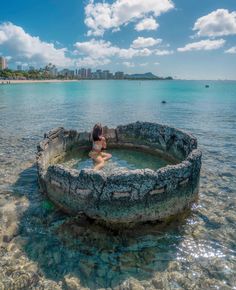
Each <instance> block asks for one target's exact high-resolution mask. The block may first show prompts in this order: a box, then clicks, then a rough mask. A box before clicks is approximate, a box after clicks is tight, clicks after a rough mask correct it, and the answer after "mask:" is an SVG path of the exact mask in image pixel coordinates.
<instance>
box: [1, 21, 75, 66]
mask: <svg viewBox="0 0 236 290" xmlns="http://www.w3.org/2000/svg"><path fill="white" fill-rule="evenodd" d="M0 46H2V47H3V48H5V49H7V50H8V52H9V53H10V54H11V56H12V59H13V60H18V61H27V62H34V63H37V64H39V65H42V64H43V65H44V64H47V63H49V62H52V63H53V64H56V65H58V66H63V67H64V66H68V65H71V59H70V58H68V57H66V55H65V53H66V51H67V49H66V48H60V49H58V48H56V47H55V46H54V44H52V43H48V42H45V41H42V40H40V38H39V37H36V36H31V35H30V34H28V33H26V32H25V31H24V29H23V28H22V27H20V26H17V25H14V24H13V23H10V22H5V23H3V24H0Z"/></svg>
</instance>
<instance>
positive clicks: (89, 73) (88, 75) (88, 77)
mask: <svg viewBox="0 0 236 290" xmlns="http://www.w3.org/2000/svg"><path fill="white" fill-rule="evenodd" d="M86 77H87V79H91V78H92V70H91V68H88V69H87V72H86Z"/></svg>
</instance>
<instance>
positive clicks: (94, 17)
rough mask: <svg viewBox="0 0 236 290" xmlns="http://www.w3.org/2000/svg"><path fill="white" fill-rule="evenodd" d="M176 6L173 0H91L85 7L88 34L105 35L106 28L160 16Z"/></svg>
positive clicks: (116, 27) (115, 27)
mask: <svg viewBox="0 0 236 290" xmlns="http://www.w3.org/2000/svg"><path fill="white" fill-rule="evenodd" d="M172 8H174V4H173V3H172V2H171V0H158V1H157V0H145V1H143V0H116V1H114V2H113V3H112V4H109V3H107V2H105V1H104V2H99V3H94V1H93V0H90V2H89V4H88V5H87V6H86V7H85V24H86V25H87V26H88V28H89V31H88V35H96V36H98V35H103V33H104V32H105V30H108V29H115V30H116V29H118V28H119V27H120V26H122V25H125V24H128V23H129V22H131V21H137V20H139V19H142V18H146V17H147V16H149V17H150V15H154V16H155V17H157V16H159V15H160V14H162V13H165V12H167V11H169V10H170V9H172Z"/></svg>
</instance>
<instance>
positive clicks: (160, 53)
mask: <svg viewBox="0 0 236 290" xmlns="http://www.w3.org/2000/svg"><path fill="white" fill-rule="evenodd" d="M173 53H174V51H173V50H167V49H162V50H161V49H156V51H155V54H156V55H159V56H162V55H170V54H173Z"/></svg>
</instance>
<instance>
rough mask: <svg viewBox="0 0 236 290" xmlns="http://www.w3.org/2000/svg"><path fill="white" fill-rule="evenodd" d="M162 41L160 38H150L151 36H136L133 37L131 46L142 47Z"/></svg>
mask: <svg viewBox="0 0 236 290" xmlns="http://www.w3.org/2000/svg"><path fill="white" fill-rule="evenodd" d="M161 42H162V39H160V38H157V39H155V38H152V37H146V38H145V37H138V38H137V39H135V40H134V41H133V43H132V47H133V48H143V47H150V46H154V45H157V44H160V43H161Z"/></svg>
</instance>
